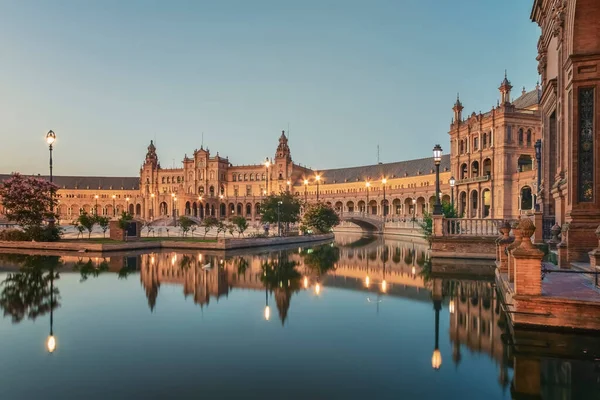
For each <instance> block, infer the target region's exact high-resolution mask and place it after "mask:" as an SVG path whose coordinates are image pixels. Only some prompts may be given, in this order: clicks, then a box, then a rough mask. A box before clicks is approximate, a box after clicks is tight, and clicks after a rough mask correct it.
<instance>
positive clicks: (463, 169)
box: [460, 163, 468, 179]
mask: <svg viewBox="0 0 600 400" xmlns="http://www.w3.org/2000/svg"><path fill="white" fill-rule="evenodd" d="M467 177H468V172H467V164H466V163H464V164H463V165H461V166H460V179H467Z"/></svg>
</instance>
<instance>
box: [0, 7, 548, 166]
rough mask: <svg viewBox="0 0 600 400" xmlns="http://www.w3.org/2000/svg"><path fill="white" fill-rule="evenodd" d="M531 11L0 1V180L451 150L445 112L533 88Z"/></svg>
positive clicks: (359, 160)
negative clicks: (208, 155)
mask: <svg viewBox="0 0 600 400" xmlns="http://www.w3.org/2000/svg"><path fill="white" fill-rule="evenodd" d="M531 3H532V2H531V1H526V0H503V1H481V0H460V1H449V0H389V1H385V0H371V1H368V0H360V1H359V0H303V1H291V0H289V1H287V0H252V1H249V0H238V1H230V0H219V1H201V0H195V1H194V0H189V1H181V0H177V1H152V0H137V1H134V0H127V1H121V0H102V1H100V0H98V1H79V0H71V1H66V0H63V1H58V0H57V1H50V0H46V1H44V0H38V1H31V0H0V127H1V131H2V141H1V142H0V143H1V144H0V172H5V173H6V172H11V171H21V172H23V173H46V171H47V148H46V147H45V143H44V141H43V138H44V135H45V133H46V131H48V130H49V129H53V130H54V131H55V132H56V133H57V135H58V141H57V144H56V148H55V167H56V168H55V173H56V174H62V175H66V174H71V175H73V174H81V175H137V173H138V168H139V166H140V164H141V162H142V160H143V157H144V155H145V151H146V147H147V145H148V143H149V141H150V139H154V138H156V141H157V147H158V153H159V157H160V160H161V164H162V165H163V167H167V166H171V164H172V162H173V160H175V163H176V165H180V161H181V159H182V158H183V156H184V154H186V153H187V154H188V155H190V154H192V152H193V150H194V149H195V148H199V147H200V144H201V140H202V132H204V144H205V146H208V147H209V148H210V149H211V151H212V152H214V153H216V152H217V151H219V152H220V155H222V156H229V158H230V160H231V161H232V162H233V163H234V164H250V163H256V162H259V161H262V160H263V159H264V158H265V157H266V156H272V155H273V154H274V152H275V148H276V146H277V138H278V137H279V134H280V132H281V130H282V129H285V130H287V126H288V123H289V124H290V128H291V138H290V146H291V149H292V157H293V158H294V160H295V161H296V162H299V163H302V164H306V165H309V166H312V167H314V168H335V167H344V166H352V165H364V164H374V163H375V162H376V161H377V144H378V143H379V145H380V147H381V150H380V154H381V161H383V162H391V161H398V160H403V159H409V158H419V157H427V156H430V154H431V148H432V147H433V145H434V144H435V143H438V142H439V143H441V144H442V146H443V147H444V148H445V149H446V150H449V148H448V147H449V146H448V134H447V131H448V127H449V123H450V120H451V118H452V111H451V108H452V104H453V103H454V101H455V99H456V93H457V92H460V94H461V100H462V102H463V104H464V106H465V112H468V113H470V112H471V111H476V112H478V111H480V110H481V111H485V110H489V109H490V108H491V106H493V105H495V104H496V100H497V98H498V97H499V96H498V90H497V88H498V86H499V84H500V82H501V80H502V78H503V75H504V69H505V68H506V69H508V75H509V79H510V80H511V81H512V84H513V86H514V87H515V89H513V90H514V92H516V93H513V94H518V93H520V91H521V90H520V88H521V87H522V86H526V87H527V89H528V90H531V89H532V88H533V87H534V86H535V83H536V80H537V79H538V77H537V70H536V67H537V63H536V61H535V56H536V54H537V50H536V43H537V39H538V34H539V30H538V28H537V26H536V25H535V24H534V23H532V22H530V21H529V14H530V11H531Z"/></svg>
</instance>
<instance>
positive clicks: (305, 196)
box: [304, 179, 308, 207]
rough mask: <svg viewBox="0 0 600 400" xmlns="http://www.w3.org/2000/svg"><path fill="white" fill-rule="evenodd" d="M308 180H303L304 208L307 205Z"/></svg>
mask: <svg viewBox="0 0 600 400" xmlns="http://www.w3.org/2000/svg"><path fill="white" fill-rule="evenodd" d="M307 190H308V179H305V180H304V206H305V207H306V204H308V191H307Z"/></svg>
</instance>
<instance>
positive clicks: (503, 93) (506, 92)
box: [498, 70, 512, 105]
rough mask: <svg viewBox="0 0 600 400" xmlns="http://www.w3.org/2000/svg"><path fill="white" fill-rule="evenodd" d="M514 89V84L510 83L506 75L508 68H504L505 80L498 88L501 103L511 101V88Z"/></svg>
mask: <svg viewBox="0 0 600 400" xmlns="http://www.w3.org/2000/svg"><path fill="white" fill-rule="evenodd" d="M511 89H512V85H511V84H510V81H509V80H508V77H507V75H506V70H504V80H503V81H502V83H501V84H500V87H499V88H498V90H500V98H501V100H500V103H502V104H503V105H504V104H509V103H510V90H511Z"/></svg>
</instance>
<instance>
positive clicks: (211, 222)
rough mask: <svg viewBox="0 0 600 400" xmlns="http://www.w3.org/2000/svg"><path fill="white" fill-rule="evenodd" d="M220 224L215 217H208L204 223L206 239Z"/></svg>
mask: <svg viewBox="0 0 600 400" xmlns="http://www.w3.org/2000/svg"><path fill="white" fill-rule="evenodd" d="M218 224H219V220H218V219H216V218H215V217H206V218H204V220H203V221H202V227H203V228H204V239H206V234H207V233H208V232H209V231H210V230H211V229H212V228H214V227H216V226H217V225H218Z"/></svg>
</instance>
